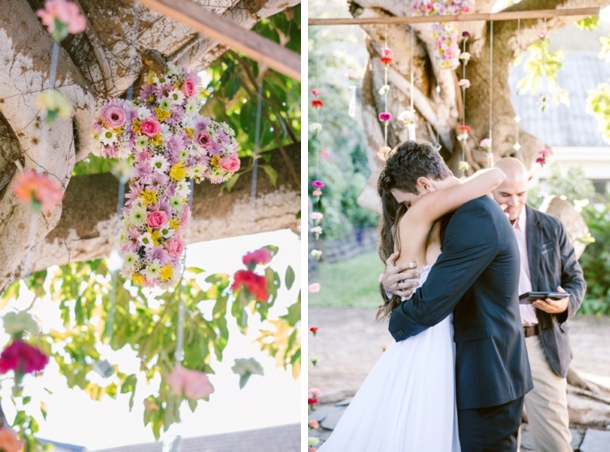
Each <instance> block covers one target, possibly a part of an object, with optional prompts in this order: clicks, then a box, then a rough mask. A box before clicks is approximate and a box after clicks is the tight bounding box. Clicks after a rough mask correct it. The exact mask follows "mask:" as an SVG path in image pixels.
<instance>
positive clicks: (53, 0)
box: [36, 0, 87, 41]
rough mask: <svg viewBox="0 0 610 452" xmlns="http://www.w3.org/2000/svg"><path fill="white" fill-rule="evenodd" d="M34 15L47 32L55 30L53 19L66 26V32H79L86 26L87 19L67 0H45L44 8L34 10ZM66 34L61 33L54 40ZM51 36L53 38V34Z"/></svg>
mask: <svg viewBox="0 0 610 452" xmlns="http://www.w3.org/2000/svg"><path fill="white" fill-rule="evenodd" d="M36 15H37V16H38V17H40V19H41V20H42V23H43V24H44V25H45V26H46V27H47V30H48V31H49V33H53V32H55V31H56V29H55V25H56V23H55V19H57V20H58V21H59V22H61V23H62V24H63V25H64V26H66V27H67V31H68V33H72V34H76V33H80V32H82V31H85V28H87V20H86V19H85V16H83V15H82V14H81V12H80V10H79V8H78V6H77V5H76V4H75V3H72V2H68V1H67V0H47V1H46V2H45V4H44V9H39V10H38V11H36ZM66 35H67V33H62V34H60V35H59V38H60V39H56V40H58V41H60V40H61V39H63V38H65V37H66ZM53 37H54V38H55V36H53Z"/></svg>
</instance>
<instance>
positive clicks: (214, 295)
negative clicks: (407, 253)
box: [0, 246, 301, 451]
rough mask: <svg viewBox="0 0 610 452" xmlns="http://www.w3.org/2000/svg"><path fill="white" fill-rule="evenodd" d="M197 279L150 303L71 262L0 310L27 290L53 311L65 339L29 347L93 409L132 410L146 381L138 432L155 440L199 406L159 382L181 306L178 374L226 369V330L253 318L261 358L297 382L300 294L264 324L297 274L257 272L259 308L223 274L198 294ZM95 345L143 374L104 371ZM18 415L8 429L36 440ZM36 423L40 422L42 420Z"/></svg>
mask: <svg viewBox="0 0 610 452" xmlns="http://www.w3.org/2000/svg"><path fill="white" fill-rule="evenodd" d="M267 248H268V249H269V250H270V251H271V255H272V256H273V255H275V254H277V252H278V248H277V247H274V246H268V247H267ZM259 268H260V267H259ZM290 270H292V269H290ZM202 273H203V270H201V269H198V268H189V269H188V271H187V273H186V275H185V276H183V278H181V280H180V281H179V283H178V284H177V286H176V287H175V288H174V289H171V290H167V291H164V292H162V293H159V294H153V293H150V292H149V291H145V290H143V289H142V288H139V287H136V286H133V285H132V284H131V283H130V282H129V281H126V280H124V279H123V278H122V277H121V276H120V275H119V274H111V273H110V272H109V270H108V267H107V265H106V262H105V261H103V260H95V261H89V262H78V263H73V264H68V265H64V266H61V267H58V268H57V269H56V270H55V271H48V272H47V271H46V270H44V271H42V272H38V273H35V274H33V275H32V276H31V277H30V278H27V279H25V280H24V281H22V282H16V283H14V284H13V285H12V286H11V287H9V288H8V290H7V291H5V293H4V294H2V296H1V297H0V300H2V301H3V302H4V304H6V302H8V301H9V299H12V298H16V297H17V296H19V294H20V292H23V290H24V288H25V287H27V288H28V289H29V290H30V291H31V292H33V293H34V294H36V296H38V297H43V296H45V295H48V296H49V297H50V298H51V300H52V301H53V302H56V303H57V304H58V306H59V309H60V313H61V318H62V320H63V322H64V330H62V331H55V330H52V331H50V332H49V333H48V334H46V335H44V336H41V337H36V338H30V342H33V343H35V344H36V345H37V346H38V347H39V348H40V349H41V350H42V351H43V352H44V353H46V354H48V355H49V356H51V359H54V360H55V362H56V363H57V365H58V366H59V370H60V373H61V374H62V375H63V376H64V377H65V378H66V382H67V384H68V386H69V387H71V388H76V387H78V388H80V389H82V390H84V391H86V392H87V393H88V394H89V396H90V397H91V399H93V400H101V399H102V398H103V397H106V396H107V397H112V398H116V396H117V394H130V396H131V397H130V399H129V409H130V410H131V408H132V407H133V404H134V402H135V400H134V398H135V396H136V389H137V387H138V385H141V384H143V383H144V382H146V384H148V385H153V387H155V388H156V390H155V391H156V392H155V394H153V395H151V396H149V397H148V398H147V399H146V400H144V401H143V402H144V404H145V413H144V423H145V424H146V425H150V426H151V428H152V431H153V433H154V435H155V437H156V438H158V437H159V435H160V433H161V430H162V429H167V428H169V425H171V424H172V423H174V422H177V421H178V420H179V408H180V405H181V404H182V403H183V402H187V403H188V404H189V406H190V408H191V409H194V408H195V407H196V405H197V403H196V402H193V401H188V400H186V399H184V398H183V397H182V396H176V395H175V394H174V393H173V392H172V391H171V390H170V388H169V386H168V385H167V384H166V383H165V377H166V376H167V375H168V374H169V373H170V372H171V371H172V370H173V369H174V366H175V362H176V356H175V353H176V342H177V326H176V325H177V324H178V313H179V300H180V299H182V301H183V303H184V308H185V322H184V349H183V361H182V365H183V366H184V367H185V368H188V369H193V370H199V371H201V372H205V373H208V374H213V373H214V369H213V366H214V363H215V361H218V362H221V361H222V360H223V352H224V350H225V347H226V346H227V344H228V341H229V339H230V336H229V329H228V322H230V321H234V322H235V323H236V324H237V326H238V328H239V330H240V331H241V332H242V333H244V334H245V333H246V332H247V331H248V325H249V323H250V320H251V319H252V318H254V317H258V318H259V319H260V321H262V322H266V323H265V325H269V326H270V328H265V330H264V331H261V335H260V338H259V344H260V348H261V350H264V351H266V352H267V353H268V354H269V355H270V356H271V357H274V358H275V359H276V364H277V365H278V366H283V367H284V368H286V369H289V368H291V369H292V372H293V375H294V376H295V378H296V377H297V376H298V375H299V372H300V365H301V364H300V336H299V331H298V324H299V322H300V306H301V302H300V295H299V296H298V297H297V300H296V302H295V303H294V304H293V305H291V306H289V307H288V310H287V313H286V314H285V315H283V316H281V317H279V318H278V319H269V318H268V316H269V309H270V308H271V307H273V305H274V304H275V301H276V300H277V297H278V289H279V288H280V286H281V285H282V284H283V285H285V286H292V285H293V283H294V279H295V278H294V272H291V271H287V273H286V277H285V281H284V282H282V278H281V277H280V275H279V274H278V273H277V272H276V271H275V270H273V269H272V268H271V267H270V266H267V267H266V268H264V274H265V276H266V279H267V291H268V293H269V297H268V299H267V300H266V301H257V300H254V297H253V296H252V295H251V294H250V293H249V292H248V291H247V290H246V289H244V288H238V289H236V290H232V289H231V288H230V284H231V277H230V276H229V275H227V274H222V273H220V274H213V275H209V276H207V278H205V283H207V286H208V287H207V289H204V288H202V287H201V286H200V278H202V277H203V276H204V275H202ZM102 344H107V345H109V346H110V347H111V348H112V350H121V349H124V348H125V347H127V348H128V349H131V350H133V352H135V354H136V356H137V359H138V360H139V364H140V366H139V368H140V373H139V374H137V375H136V374H127V373H125V372H123V371H121V368H120V365H119V364H116V363H111V362H108V360H107V359H106V357H104V356H103V352H102V351H101V350H102V348H101V347H100V346H101V345H102ZM248 363H249V365H250V367H249V368H248V369H249V374H248V375H247V376H244V375H242V374H241V373H240V376H241V377H242V378H241V380H240V387H243V385H245V384H246V382H247V380H248V378H249V376H250V375H251V374H255V373H257V369H258V367H257V366H260V365H258V363H256V364H254V363H252V360H249V361H248ZM92 370H93V371H94V372H97V373H98V374H100V375H102V376H103V377H105V378H104V380H105V382H104V384H98V383H94V381H99V377H97V378H96V377H95V376H93V375H92V372H91V371H92ZM239 370H242V369H241V368H240V369H239ZM159 376H160V377H162V378H161V379H159V378H158V377H159ZM159 381H160V383H159ZM154 385H156V386H154ZM23 413H24V414H19V415H18V417H17V418H16V420H15V422H14V423H15V425H16V427H17V428H18V429H19V431H20V432H21V433H22V434H23V435H26V436H24V438H27V435H30V434H31V436H32V438H33V435H34V434H35V433H36V432H35V431H34V430H35V428H37V425H38V424H37V421H36V416H33V415H30V414H29V413H28V414H25V411H24V412H23ZM42 414H43V415H45V416H46V412H44V413H42ZM28 450H32V451H34V450H36V451H38V450H42V449H40V448H31V449H28Z"/></svg>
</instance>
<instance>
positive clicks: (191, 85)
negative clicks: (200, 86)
mask: <svg viewBox="0 0 610 452" xmlns="http://www.w3.org/2000/svg"><path fill="white" fill-rule="evenodd" d="M196 88H197V80H196V79H195V77H194V76H192V75H189V76H188V77H187V78H186V80H185V81H184V83H183V84H182V92H183V93H184V94H185V95H186V96H188V97H193V96H194V95H195V92H196Z"/></svg>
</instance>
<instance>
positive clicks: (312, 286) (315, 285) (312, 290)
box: [309, 283, 322, 293]
mask: <svg viewBox="0 0 610 452" xmlns="http://www.w3.org/2000/svg"><path fill="white" fill-rule="evenodd" d="M321 287H322V286H321V285H320V283H312V284H310V285H309V292H310V293H318V292H320V288H321Z"/></svg>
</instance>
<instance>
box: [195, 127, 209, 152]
mask: <svg viewBox="0 0 610 452" xmlns="http://www.w3.org/2000/svg"><path fill="white" fill-rule="evenodd" d="M195 139H196V140H197V143H199V145H200V146H201V147H202V148H204V149H210V148H211V147H212V146H214V142H213V141H212V137H211V136H210V134H209V133H207V132H206V131H205V130H200V131H199V132H197V136H196V138H195Z"/></svg>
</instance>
